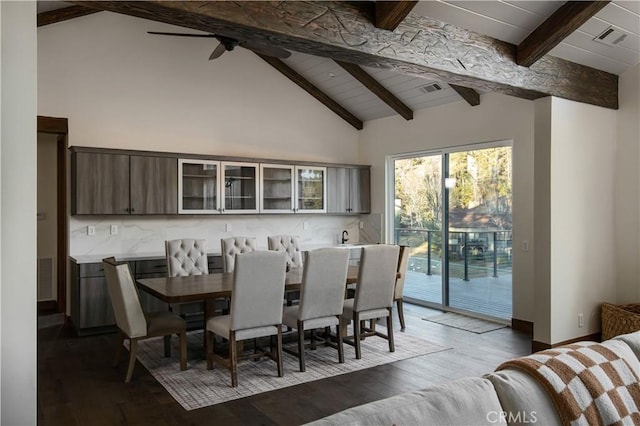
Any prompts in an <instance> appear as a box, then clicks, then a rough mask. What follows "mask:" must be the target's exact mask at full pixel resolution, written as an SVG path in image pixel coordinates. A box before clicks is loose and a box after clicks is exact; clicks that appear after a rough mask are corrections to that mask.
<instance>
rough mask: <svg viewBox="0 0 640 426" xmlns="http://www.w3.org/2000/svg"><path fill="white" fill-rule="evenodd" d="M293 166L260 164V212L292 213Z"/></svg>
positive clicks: (293, 204) (293, 205) (293, 200)
mask: <svg viewBox="0 0 640 426" xmlns="http://www.w3.org/2000/svg"><path fill="white" fill-rule="evenodd" d="M294 173H295V167H294V166H286V165H280V164H260V179H261V182H262V184H261V185H260V213H293V209H294V207H295V199H294V194H293V192H294V185H293V176H294Z"/></svg>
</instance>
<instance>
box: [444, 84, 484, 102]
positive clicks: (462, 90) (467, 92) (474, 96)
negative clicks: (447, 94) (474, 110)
mask: <svg viewBox="0 0 640 426" xmlns="http://www.w3.org/2000/svg"><path fill="white" fill-rule="evenodd" d="M449 86H450V87H451V88H452V89H453V90H455V91H456V92H457V93H458V95H460V96H461V97H462V99H464V100H465V101H467V103H468V104H469V105H471V106H476V105H480V94H479V93H478V92H476V91H475V90H473V89H471V88H469V87H463V86H458V85H456V84H449Z"/></svg>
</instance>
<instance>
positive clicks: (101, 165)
mask: <svg viewBox="0 0 640 426" xmlns="http://www.w3.org/2000/svg"><path fill="white" fill-rule="evenodd" d="M70 150H71V166H72V184H71V185H72V196H71V197H72V207H71V214H74V215H150V214H164V215H171V214H258V213H277V214H292V213H333V214H360V213H369V212H370V208H371V207H370V204H371V198H370V184H369V179H370V178H369V167H368V166H356V165H353V166H349V165H346V166H339V167H338V166H334V165H328V166H329V167H325V166H324V165H323V164H314V165H304V164H295V163H294V164H286V163H285V162H284V161H279V160H272V162H271V163H268V162H265V163H260V162H259V160H258V161H255V160H254V161H253V162H244V161H242V160H243V159H242V158H235V157H218V158H215V157H214V158H206V157H204V156H200V155H190V154H182V155H184V157H190V158H178V157H179V156H181V154H175V153H163V152H145V151H126V150H115V149H101V148H88V147H72V148H71V149H70Z"/></svg>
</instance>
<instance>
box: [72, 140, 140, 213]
mask: <svg viewBox="0 0 640 426" xmlns="http://www.w3.org/2000/svg"><path fill="white" fill-rule="evenodd" d="M72 166H73V167H72V170H73V194H72V195H73V201H72V214H129V156H128V155H121V154H102V153H92V152H77V153H75V154H74V156H73V165H72Z"/></svg>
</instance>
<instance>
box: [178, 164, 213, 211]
mask: <svg viewBox="0 0 640 426" xmlns="http://www.w3.org/2000/svg"><path fill="white" fill-rule="evenodd" d="M219 182H220V162H219V161H209V160H185V159H180V160H178V213H203V214H212V213H220V204H219V200H220V189H219Z"/></svg>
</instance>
